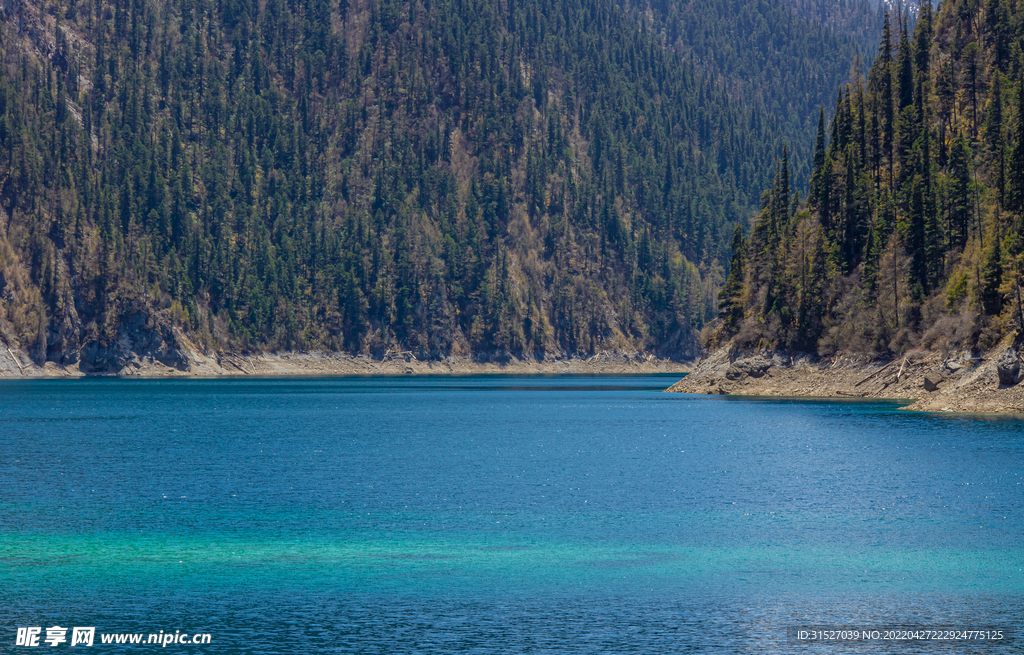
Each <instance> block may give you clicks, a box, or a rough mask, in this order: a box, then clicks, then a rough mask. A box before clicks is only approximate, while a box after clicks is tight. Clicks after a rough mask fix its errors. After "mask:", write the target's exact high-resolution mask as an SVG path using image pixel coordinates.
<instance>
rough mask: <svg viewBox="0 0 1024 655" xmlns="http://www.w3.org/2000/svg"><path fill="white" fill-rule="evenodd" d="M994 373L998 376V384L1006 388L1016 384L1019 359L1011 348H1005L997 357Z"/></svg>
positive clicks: (1018, 372)
mask: <svg viewBox="0 0 1024 655" xmlns="http://www.w3.org/2000/svg"><path fill="white" fill-rule="evenodd" d="M996 373H997V374H998V375H999V384H1001V385H1003V386H1007V387H1009V386H1012V385H1014V384H1017V376H1018V375H1019V374H1020V359H1019V358H1018V357H1017V353H1016V352H1014V351H1013V350H1012V349H1011V348H1007V349H1006V350H1004V351H1003V353H1002V354H1001V355H999V359H997V360H996Z"/></svg>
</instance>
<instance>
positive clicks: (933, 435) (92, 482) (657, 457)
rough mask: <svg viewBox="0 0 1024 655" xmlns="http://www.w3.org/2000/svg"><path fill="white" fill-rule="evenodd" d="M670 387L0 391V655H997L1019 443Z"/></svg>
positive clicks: (892, 407) (1022, 583) (1020, 538)
mask: <svg viewBox="0 0 1024 655" xmlns="http://www.w3.org/2000/svg"><path fill="white" fill-rule="evenodd" d="M673 381H674V378H673V377H665V376H638V377H514V376H510V377H497V376H490V377H437V378H410V377H405V378H349V379H262V380H261V379H256V380H253V379H250V380H154V381H138V380H133V381H124V380H80V381H32V382H3V383H0V582H2V585H0V652H5V650H10V651H15V652H31V651H26V650H24V649H19V648H16V647H15V646H14V644H15V635H16V628H17V627H23V626H41V627H43V628H44V633H45V628H46V627H49V626H52V625H54V624H57V625H60V626H68V625H71V626H95V627H96V632H97V634H100V633H117V632H125V633H128V632H134V633H147V634H148V633H153V632H158V631H160V630H163V631H165V632H174V631H175V630H181V631H184V632H189V633H196V632H203V633H209V634H210V635H211V644H209V645H205V646H185V645H180V644H171V645H169V646H167V648H170V649H171V650H173V651H177V652H208V653H213V652H218V653H219V652H241V653H307V652H370V653H374V652H401V653H405V652H502V653H506V652H559V653H564V652H579V653H593V652H615V653H623V652H626V653H655V652H658V653H660V652H751V653H762V652H766V653H789V652H828V653H840V652H879V653H881V652H904V651H908V652H956V653H969V652H979V653H981V652H985V653H988V652H992V653H1004V652H1005V653H1010V652H1019V651H1018V650H1016V649H1018V648H1020V644H1021V643H1024V641H1021V640H1024V634H1022V635H1020V637H1021V640H1017V639H1016V638H1015V637H1014V635H1013V632H1014V630H1015V629H1017V628H1019V627H1020V622H1021V617H1022V616H1024V439H1022V436H1024V422H1021V421H1018V420H1014V419H983V418H978V417H956V416H939V415H927V414H915V413H906V412H900V411H898V410H897V407H898V405H897V404H895V403H885V402H838V403H833V402H828V403H826V402H813V401H795V400H784V401H759V400H739V399H729V398H712V397H698V396H683V395H677V394H664V393H661V390H662V389H664V388H665V387H667V386H668V385H669V384H671V383H672V382H673ZM809 626H865V627H880V628H884V627H885V626H898V627H908V628H909V627H918V628H922V629H926V628H936V627H946V626H948V627H959V628H960V629H986V628H999V629H1002V630H1004V631H1005V632H1006V638H1004V639H1003V640H1000V641H997V642H979V641H973V640H972V641H962V640H961V641H944V642H935V641H932V642H928V643H923V642H899V643H895V644H894V643H893V642H887V643H881V642H879V641H867V642H844V643H842V644H835V643H831V644H822V643H806V642H798V641H796V640H794V639H793V638H792V636H790V635H789V634H788V633H787V630H793V629H795V628H798V627H809ZM69 637H70V634H69ZM69 641H70V638H69ZM68 645H69V644H67V643H65V644H62V645H61V647H68ZM95 647H96V648H98V649H106V650H117V651H118V652H152V651H153V649H154V648H159V646H155V645H140V646H137V647H134V650H133V649H132V648H131V647H127V646H114V645H109V644H107V645H104V644H100V643H99V637H97V642H96V644H95Z"/></svg>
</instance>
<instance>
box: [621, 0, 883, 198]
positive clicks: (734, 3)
mask: <svg viewBox="0 0 1024 655" xmlns="http://www.w3.org/2000/svg"><path fill="white" fill-rule="evenodd" d="M627 6H631V7H633V11H634V12H636V13H639V15H640V16H641V22H642V23H644V24H645V25H648V26H649V29H651V30H652V31H653V32H654V33H655V34H656V36H657V37H658V39H659V40H660V41H661V43H663V44H665V46H666V47H669V48H671V49H672V50H674V51H675V52H678V53H679V54H680V55H682V56H683V57H684V58H685V59H686V60H688V61H692V62H694V64H695V65H696V67H697V69H698V71H700V72H702V73H704V74H706V75H709V76H711V77H712V78H713V79H715V80H716V81H717V82H718V84H720V85H721V86H722V87H723V88H726V89H727V90H728V91H729V93H730V95H731V96H732V97H733V98H736V99H741V100H742V101H744V102H745V103H748V104H750V103H753V104H758V105H763V107H764V109H765V110H766V111H767V112H768V113H769V114H770V115H771V116H773V117H774V118H775V119H776V120H777V121H779V130H780V131H781V134H782V138H783V139H784V140H785V141H786V143H788V144H789V147H790V151H791V152H793V153H794V155H795V157H794V158H793V161H791V164H792V165H793V175H794V178H795V179H797V180H803V181H804V182H806V180H807V178H808V177H809V175H810V158H809V156H808V155H809V154H810V152H811V148H812V146H813V145H814V131H813V128H814V123H815V121H816V120H817V115H818V106H819V105H820V104H821V103H822V99H823V98H831V97H832V95H833V94H834V92H835V89H836V87H837V86H838V85H840V84H843V83H845V82H846V81H847V80H849V79H850V77H851V71H852V70H853V69H854V68H855V67H861V68H864V67H865V66H867V65H869V64H870V63H871V60H872V59H873V57H874V54H875V47H876V45H877V43H878V38H879V36H880V35H881V33H882V16H883V10H882V9H881V8H880V7H878V6H874V5H872V4H871V3H870V2H868V0H782V1H781V2H778V1H774V2H773V1H769V0H754V1H751V0H690V1H689V2H664V1H659V0H639V2H636V3H634V4H632V5H627Z"/></svg>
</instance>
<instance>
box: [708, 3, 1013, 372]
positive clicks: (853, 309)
mask: <svg viewBox="0 0 1024 655" xmlns="http://www.w3.org/2000/svg"><path fill="white" fill-rule="evenodd" d="M918 13H919V15H918V21H917V23H916V26H915V28H914V31H913V33H909V32H908V31H907V30H900V29H899V24H900V22H899V21H896V23H895V24H894V25H890V24H889V22H887V26H886V31H885V35H884V37H883V39H882V43H881V47H880V49H879V54H878V57H877V58H876V60H875V64H874V66H873V67H872V68H871V70H870V72H869V73H868V76H867V79H857V80H855V81H854V82H853V83H851V84H849V85H847V86H846V87H844V88H843V89H842V90H841V91H840V93H839V96H838V98H837V100H836V104H835V108H834V118H833V119H832V121H831V124H830V125H829V126H826V124H825V121H824V116H822V117H821V119H820V122H819V126H818V132H817V145H816V147H815V154H814V171H813V174H812V176H811V180H810V193H809V196H808V198H807V200H806V202H802V203H800V204H799V205H798V204H797V203H796V202H795V200H794V197H793V194H792V191H791V180H790V171H789V167H788V165H787V162H786V160H785V159H783V160H782V161H781V162H780V163H779V164H778V165H777V166H776V177H775V182H774V183H773V185H772V186H771V188H770V189H769V190H768V191H767V192H766V193H765V195H764V196H763V198H762V210H761V212H760V214H759V216H758V218H757V220H756V222H755V223H754V225H753V229H752V231H751V233H750V235H749V237H748V236H745V235H744V234H743V233H742V232H741V231H739V230H738V231H737V233H736V234H735V236H734V239H733V255H732V260H731V266H730V274H729V278H728V281H727V283H726V285H725V288H724V289H723V292H722V307H723V311H722V317H721V319H720V320H719V321H718V322H716V324H715V325H714V326H710V327H709V328H708V330H707V333H706V336H707V342H708V344H709V345H712V346H714V345H718V344H724V343H726V342H731V343H732V345H733V347H734V348H741V349H742V348H767V349H775V350H785V351H805V352H811V353H819V354H824V355H835V354H843V353H845V354H860V355H867V356H870V357H873V356H876V355H882V356H892V355H894V354H900V353H904V352H907V351H910V350H914V349H922V350H931V351H938V352H945V353H953V352H957V351H963V350H971V349H982V350H984V349H987V348H991V347H993V346H995V345H996V344H998V343H1000V342H1004V341H1008V340H1012V338H1013V337H1016V338H1017V339H1018V340H1019V338H1020V336H1021V327H1022V325H1024V309H1022V304H1021V302H1022V301H1021V289H1020V276H1021V273H1022V271H1024V240H1022V239H1021V223H1022V219H1024V81H1022V76H1024V54H1022V41H1021V39H1022V37H1024V19H1022V17H1024V12H1021V11H1020V7H1019V6H1018V4H1017V0H992V1H991V2H981V3H975V2H968V1H966V0H961V1H957V2H947V3H943V5H942V8H941V10H940V11H939V13H938V14H937V15H935V16H933V15H932V11H931V9H930V6H929V5H928V4H927V3H922V4H921V5H920V7H919V12H918Z"/></svg>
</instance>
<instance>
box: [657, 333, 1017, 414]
mask: <svg viewBox="0 0 1024 655" xmlns="http://www.w3.org/2000/svg"><path fill="white" fill-rule="evenodd" d="M1008 345H1009V343H1008V342H1004V343H1003V344H1002V345H1001V346H1000V347H999V348H997V349H995V350H993V351H990V352H989V353H981V352H977V351H974V350H963V351H960V352H942V353H939V352H927V351H913V352H909V353H907V354H906V355H905V356H903V357H897V358H894V359H891V360H888V361H886V360H866V359H864V358H860V359H858V358H857V357H854V356H846V355H843V356H838V355H837V356H835V357H832V358H831V359H824V358H819V357H814V356H813V355H805V354H791V355H786V354H781V355H780V354H779V353H771V352H768V351H761V352H759V353H744V354H737V353H735V352H730V351H729V350H728V348H720V349H719V350H716V351H714V352H712V353H709V355H708V357H707V358H705V359H704V360H702V361H701V362H700V363H699V364H698V365H697V366H696V367H695V368H694V370H693V371H692V372H691V373H690V374H689V375H687V376H686V377H685V378H683V379H682V380H680V381H679V382H677V383H676V384H674V385H672V386H671V387H670V388H669V389H668V391H676V392H681V393H698V394H719V395H720V394H727V395H753V396H818V397H833V398H847V399H849V398H885V399H906V400H907V401H908V406H907V408H908V409H914V410H921V411H929V412H936V411H937V412H998V413H1014V414H1022V415H1024V384H1018V382H1019V381H1020V380H1021V378H1022V377H1024V375H1022V373H1024V367H1022V366H1021V364H1020V359H1019V357H1018V354H1017V351H1016V350H1015V349H1013V348H1008V347H1007V346H1008Z"/></svg>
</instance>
